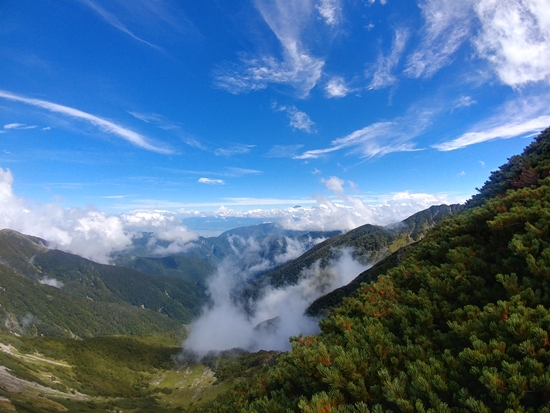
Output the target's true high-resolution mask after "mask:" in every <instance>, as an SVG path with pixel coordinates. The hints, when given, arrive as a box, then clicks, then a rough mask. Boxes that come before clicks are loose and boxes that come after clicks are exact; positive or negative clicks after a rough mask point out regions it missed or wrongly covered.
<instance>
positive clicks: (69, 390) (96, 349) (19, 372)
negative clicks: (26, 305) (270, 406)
mask: <svg viewBox="0 0 550 413" xmlns="http://www.w3.org/2000/svg"><path fill="white" fill-rule="evenodd" d="M182 338H183V336H182V335H181V334H174V333H171V334H167V333H163V334H156V335H148V336H131V337H129V336H109V337H95V338H89V339H85V340H69V339H58V338H51V337H35V338H31V337H15V336H13V335H9V334H3V333H0V345H2V349H3V351H0V364H1V365H2V366H5V367H7V368H8V369H9V371H10V372H11V377H12V382H14V381H15V382H17V383H18V386H19V388H18V390H17V392H16V391H14V389H13V388H11V390H12V391H6V390H5V388H6V385H7V383H8V382H9V379H10V376H6V375H2V374H0V412H4V411H13V408H17V411H18V412H44V411H62V410H64V409H69V411H73V412H105V411H112V410H122V411H124V412H127V411H132V412H153V411H154V412H164V411H174V410H176V411H192V410H193V409H195V408H197V407H201V406H203V405H204V404H206V403H208V402H210V401H212V400H213V399H214V398H215V397H216V396H218V395H219V394H221V393H223V392H225V391H227V390H228V389H229V388H230V386H231V384H232V383H234V382H235V380H237V379H238V377H241V376H247V375H251V374H253V373H254V372H257V371H258V370H259V369H260V368H261V366H262V365H263V363H264V362H265V360H266V358H269V359H270V358H273V357H274V356H275V354H274V353H266V352H263V353H259V354H258V355H250V354H238V355H229V354H226V355H222V356H221V357H219V358H211V359H210V360H209V366H206V365H204V364H198V363H193V362H187V363H181V362H177V361H175V360H177V355H178V353H179V352H180V350H181V347H180V343H181V340H182ZM214 370H219V374H216V373H215V372H214ZM13 377H15V378H16V379H15V380H13ZM2 398H5V399H2ZM48 409H51V410H48Z"/></svg>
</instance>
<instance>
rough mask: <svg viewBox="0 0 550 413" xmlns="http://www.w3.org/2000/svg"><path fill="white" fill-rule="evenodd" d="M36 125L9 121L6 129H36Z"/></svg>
mask: <svg viewBox="0 0 550 413" xmlns="http://www.w3.org/2000/svg"><path fill="white" fill-rule="evenodd" d="M36 128H37V126H36V125H25V124H23V123H8V124H7V125H4V129H36Z"/></svg>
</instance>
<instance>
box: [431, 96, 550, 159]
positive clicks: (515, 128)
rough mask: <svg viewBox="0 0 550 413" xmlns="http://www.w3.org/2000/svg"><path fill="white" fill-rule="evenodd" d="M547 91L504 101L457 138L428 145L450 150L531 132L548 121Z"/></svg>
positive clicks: (538, 130) (545, 126) (533, 132)
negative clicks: (485, 117) (496, 110)
mask: <svg viewBox="0 0 550 413" xmlns="http://www.w3.org/2000/svg"><path fill="white" fill-rule="evenodd" d="M547 102H548V95H541V96H536V97H529V98H522V99H518V100H516V101H511V102H507V103H506V104H504V105H502V107H500V108H498V115H495V116H493V117H491V118H489V119H487V120H486V121H484V122H482V123H480V124H479V125H477V126H475V127H474V128H472V130H471V131H469V132H466V133H464V134H462V135H460V136H459V137H458V138H455V139H452V140H449V141H446V142H442V143H439V144H436V145H432V148H435V149H437V150H439V151H453V150H456V149H460V148H465V147H467V146H470V145H475V144H478V143H482V142H486V141H491V140H495V139H510V138H515V137H520V136H532V135H536V134H538V133H539V132H540V131H542V130H544V129H545V128H547V127H548V125H550V109H549V108H548V105H547Z"/></svg>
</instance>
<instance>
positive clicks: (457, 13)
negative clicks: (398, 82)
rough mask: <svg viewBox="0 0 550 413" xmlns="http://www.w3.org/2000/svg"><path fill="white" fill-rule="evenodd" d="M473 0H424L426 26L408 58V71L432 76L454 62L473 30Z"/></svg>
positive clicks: (408, 73) (422, 3) (423, 10)
mask: <svg viewBox="0 0 550 413" xmlns="http://www.w3.org/2000/svg"><path fill="white" fill-rule="evenodd" d="M471 4H472V3H471V1H470V0H465V1H454V0H422V1H420V4H419V6H420V8H421V9H422V16H423V18H424V21H425V23H424V27H423V28H422V30H421V31H420V34H421V36H422V37H421V38H422V40H421V42H420V46H419V47H418V49H417V50H416V51H415V52H413V53H412V54H411V55H410V56H409V58H408V62H407V68H406V69H405V74H407V75H408V76H410V77H414V78H419V77H431V76H433V75H434V74H435V73H436V72H437V71H438V70H439V69H441V68H442V67H444V66H447V65H448V64H450V63H451V62H452V55H453V54H454V53H455V52H456V51H457V50H458V48H459V47H460V46H461V45H462V44H463V43H464V41H466V40H467V39H468V37H469V35H470V34H471V25H472V18H473V13H472V8H471Z"/></svg>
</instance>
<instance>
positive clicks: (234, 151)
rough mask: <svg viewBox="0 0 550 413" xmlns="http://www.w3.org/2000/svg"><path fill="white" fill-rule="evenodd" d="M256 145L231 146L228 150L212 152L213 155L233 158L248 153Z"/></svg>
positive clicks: (222, 149)
mask: <svg viewBox="0 0 550 413" xmlns="http://www.w3.org/2000/svg"><path fill="white" fill-rule="evenodd" d="M255 146H256V145H241V144H239V145H233V146H231V147H230V148H218V149H216V150H215V151H214V154H216V155H218V156H233V155H241V154H245V153H248V152H250V150H251V149H252V148H254V147H255Z"/></svg>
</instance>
